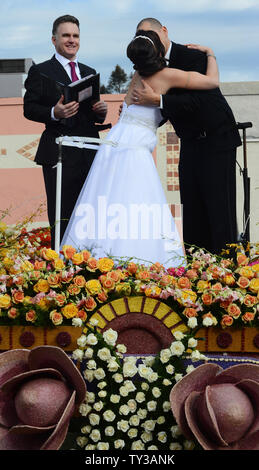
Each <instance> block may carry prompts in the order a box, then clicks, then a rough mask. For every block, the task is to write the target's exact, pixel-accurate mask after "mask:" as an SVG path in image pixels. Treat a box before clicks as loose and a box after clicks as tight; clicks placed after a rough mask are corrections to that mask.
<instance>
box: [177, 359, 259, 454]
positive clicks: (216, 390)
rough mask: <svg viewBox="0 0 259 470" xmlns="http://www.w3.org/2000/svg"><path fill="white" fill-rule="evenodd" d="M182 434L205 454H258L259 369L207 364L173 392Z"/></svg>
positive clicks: (246, 366)
mask: <svg viewBox="0 0 259 470" xmlns="http://www.w3.org/2000/svg"><path fill="white" fill-rule="evenodd" d="M170 402H171V408H172V411H173V414H174V417H175V419H176V422H177V423H178V425H179V426H180V428H181V430H182V432H183V434H184V435H185V436H186V437H187V438H188V439H192V438H193V437H195V438H196V439H197V441H198V442H199V443H200V445H201V446H202V447H203V449H205V450H259V366H258V365H255V364H241V365H236V366H233V367H229V368H228V369H225V370H223V369H222V368H221V367H220V366H218V365H216V364H209V363H208V364H204V365H201V366H199V367H197V368H196V369H195V370H193V371H192V372H191V373H190V374H187V375H186V376H184V377H183V378H182V379H181V380H180V381H179V382H177V383H176V385H175V386H174V387H173V388H172V390H171V394H170Z"/></svg>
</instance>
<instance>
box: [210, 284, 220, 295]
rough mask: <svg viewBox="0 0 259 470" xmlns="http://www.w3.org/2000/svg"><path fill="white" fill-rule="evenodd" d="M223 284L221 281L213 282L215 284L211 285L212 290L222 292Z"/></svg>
mask: <svg viewBox="0 0 259 470" xmlns="http://www.w3.org/2000/svg"><path fill="white" fill-rule="evenodd" d="M222 288H223V286H222V284H221V282H216V284H213V286H211V290H213V292H216V293H217V292H220V291H221V290H222Z"/></svg>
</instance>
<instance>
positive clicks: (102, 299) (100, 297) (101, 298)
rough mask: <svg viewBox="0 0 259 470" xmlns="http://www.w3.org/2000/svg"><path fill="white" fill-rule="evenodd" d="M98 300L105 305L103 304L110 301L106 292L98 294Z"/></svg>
mask: <svg viewBox="0 0 259 470" xmlns="http://www.w3.org/2000/svg"><path fill="white" fill-rule="evenodd" d="M97 299H98V300H99V302H100V303H103V302H106V300H107V299H108V296H107V294H106V292H104V291H102V292H99V293H98V295H97Z"/></svg>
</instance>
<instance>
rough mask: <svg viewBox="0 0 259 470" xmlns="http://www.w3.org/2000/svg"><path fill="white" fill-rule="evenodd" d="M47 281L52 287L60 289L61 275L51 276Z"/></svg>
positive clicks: (53, 274)
mask: <svg viewBox="0 0 259 470" xmlns="http://www.w3.org/2000/svg"><path fill="white" fill-rule="evenodd" d="M47 281H48V283H49V285H50V287H59V286H60V275H59V274H56V273H52V274H49V275H48V277H47Z"/></svg>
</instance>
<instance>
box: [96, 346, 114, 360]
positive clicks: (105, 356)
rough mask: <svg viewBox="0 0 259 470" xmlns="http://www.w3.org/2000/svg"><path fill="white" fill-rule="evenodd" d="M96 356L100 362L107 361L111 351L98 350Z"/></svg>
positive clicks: (105, 349)
mask: <svg viewBox="0 0 259 470" xmlns="http://www.w3.org/2000/svg"><path fill="white" fill-rule="evenodd" d="M97 356H98V357H99V358H100V359H101V361H108V360H109V359H110V358H111V351H110V350H109V349H108V348H102V349H99V351H98V353H97Z"/></svg>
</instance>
